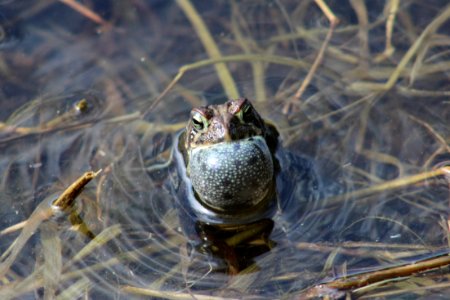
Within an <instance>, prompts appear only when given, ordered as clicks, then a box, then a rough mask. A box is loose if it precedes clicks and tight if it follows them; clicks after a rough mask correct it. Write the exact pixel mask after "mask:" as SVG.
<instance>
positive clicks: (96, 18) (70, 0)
mask: <svg viewBox="0 0 450 300" xmlns="http://www.w3.org/2000/svg"><path fill="white" fill-rule="evenodd" d="M59 1H60V2H62V3H64V4H66V5H67V6H70V7H71V8H73V9H74V10H76V11H77V12H79V13H80V14H82V15H83V16H85V17H86V18H88V19H89V20H91V21H93V22H95V23H97V24H100V25H103V26H104V25H107V24H108V22H106V21H105V20H104V19H103V18H102V17H101V16H100V15H98V14H97V13H95V12H93V11H92V10H91V9H89V8H88V7H86V6H85V5H83V4H81V3H79V2H77V1H74V0H59Z"/></svg>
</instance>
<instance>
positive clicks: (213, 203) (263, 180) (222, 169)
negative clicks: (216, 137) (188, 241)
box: [188, 136, 274, 213]
mask: <svg viewBox="0 0 450 300" xmlns="http://www.w3.org/2000/svg"><path fill="white" fill-rule="evenodd" d="M188 171H189V174H190V178H191V182H192V187H193V188H194V190H195V192H196V193H197V195H198V197H199V198H200V199H199V200H200V201H202V202H203V204H205V205H206V206H208V207H210V208H212V209H214V210H216V211H223V212H226V213H231V212H242V211H245V210H249V209H251V208H255V207H257V206H258V205H259V204H260V203H261V202H263V201H264V200H266V198H267V195H268V193H269V192H270V190H271V188H272V182H273V176H274V163H273V160H272V154H271V152H270V150H269V148H268V146H267V144H266V141H265V139H264V138H263V137H261V136H255V137H250V138H247V139H242V140H238V141H234V142H229V143H219V144H215V145H211V146H205V147H197V148H194V149H192V150H191V152H190V160H189V166H188Z"/></svg>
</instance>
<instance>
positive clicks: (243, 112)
mask: <svg viewBox="0 0 450 300" xmlns="http://www.w3.org/2000/svg"><path fill="white" fill-rule="evenodd" d="M251 108H252V106H251V105H250V104H249V103H246V104H244V106H243V107H242V108H241V109H240V110H239V112H238V113H237V114H236V116H237V117H238V118H239V120H241V122H242V123H247V122H249V121H250V119H251V116H252V109H251Z"/></svg>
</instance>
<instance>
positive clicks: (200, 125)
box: [192, 112, 208, 131]
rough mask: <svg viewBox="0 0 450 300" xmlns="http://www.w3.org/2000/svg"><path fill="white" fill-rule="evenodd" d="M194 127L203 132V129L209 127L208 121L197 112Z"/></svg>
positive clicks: (193, 120)
mask: <svg viewBox="0 0 450 300" xmlns="http://www.w3.org/2000/svg"><path fill="white" fill-rule="evenodd" d="M192 125H193V126H194V128H195V129H196V130H198V131H202V130H203V129H205V128H206V127H207V125H208V121H207V120H206V118H205V117H204V116H203V115H202V114H200V113H198V112H195V113H194V114H193V115H192Z"/></svg>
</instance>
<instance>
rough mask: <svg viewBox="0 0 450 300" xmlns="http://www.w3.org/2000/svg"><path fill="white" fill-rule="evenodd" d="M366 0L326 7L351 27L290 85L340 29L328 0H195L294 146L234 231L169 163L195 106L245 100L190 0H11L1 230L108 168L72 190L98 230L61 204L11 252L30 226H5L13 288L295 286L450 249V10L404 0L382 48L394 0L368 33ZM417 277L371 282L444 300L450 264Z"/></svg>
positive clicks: (371, 12)
mask: <svg viewBox="0 0 450 300" xmlns="http://www.w3.org/2000/svg"><path fill="white" fill-rule="evenodd" d="M351 2H352V3H353V4H350V3H347V2H346V1H328V2H327V3H328V4H329V6H330V8H331V9H332V11H333V12H334V13H335V14H336V15H337V17H338V18H339V19H340V24H339V26H338V27H337V28H336V30H335V32H334V34H333V36H332V39H331V42H330V45H329V47H328V50H327V51H326V52H325V56H324V60H323V62H322V63H321V65H320V67H319V69H318V70H317V72H316V74H315V76H314V77H313V80H312V82H311V84H310V85H309V86H308V87H307V88H306V90H305V92H304V94H303V95H302V97H301V100H293V99H294V95H295V93H296V91H297V89H298V88H299V87H300V84H301V82H302V81H303V79H304V78H305V76H306V74H307V72H308V70H309V69H310V68H311V66H312V64H313V61H314V58H315V57H316V55H317V53H318V52H319V49H320V47H321V45H322V42H323V40H324V39H325V36H326V33H327V30H328V24H329V23H328V20H327V18H326V17H325V16H324V14H323V13H322V12H321V11H320V10H319V9H318V7H317V6H316V5H315V4H314V2H310V1H300V2H299V1H243V2H242V3H241V2H238V1H235V2H229V1H217V2H216V3H215V4H214V5H212V4H208V3H209V2H208V3H206V2H202V1H193V4H194V6H195V7H196V9H197V10H198V13H199V16H200V17H201V19H202V20H203V22H204V23H205V24H206V26H207V28H208V29H209V31H210V32H211V35H212V37H213V38H214V41H215V43H217V46H218V49H220V52H221V55H222V56H224V57H226V59H228V62H227V63H226V67H227V68H228V70H229V72H230V74H231V75H232V78H233V80H234V82H235V86H236V89H237V92H238V94H239V95H241V96H245V97H247V98H249V99H250V100H252V101H253V103H254V105H255V106H256V107H257V109H258V110H259V111H260V112H261V114H262V115H263V116H264V117H265V118H266V119H270V120H272V122H273V123H274V124H275V125H276V126H277V128H278V129H279V131H280V133H281V138H282V145H283V147H282V149H280V151H279V153H278V157H280V159H281V158H282V159H283V161H284V164H282V166H283V169H282V171H281V172H280V175H279V177H278V182H277V187H278V189H279V192H278V193H279V203H277V205H278V206H277V207H276V209H275V212H274V214H273V215H272V216H270V218H266V219H263V220H261V221H260V222H259V223H256V224H252V225H251V226H250V229H249V228H247V229H242V228H233V229H231V230H222V229H223V228H217V227H216V226H211V225H210V224H204V223H199V222H195V221H196V220H194V219H191V218H190V216H189V214H184V213H183V212H180V209H181V210H182V206H183V197H180V193H177V190H176V185H175V184H174V177H175V178H176V176H177V175H176V166H175V165H174V163H172V164H166V165H165V162H167V160H168V159H169V156H170V149H171V146H172V145H173V139H174V137H175V136H176V134H177V133H178V132H179V131H180V130H181V128H183V127H184V123H185V122H186V121H187V119H188V116H189V111H190V109H191V108H192V107H194V106H198V105H204V104H207V103H208V104H209V103H214V104H216V103H221V102H224V101H225V100H226V99H228V97H229V96H233V95H232V94H233V88H232V87H231V86H230V85H226V84H224V79H223V78H220V77H219V76H218V75H217V74H218V73H217V72H216V71H217V69H216V68H215V66H217V65H218V64H216V65H214V64H213V62H212V61H211V60H208V59H210V58H211V57H214V55H217V54H211V52H208V51H206V50H205V47H204V46H203V44H202V43H201V42H200V39H199V32H198V31H196V30H194V29H193V27H192V23H191V22H190V21H189V20H188V19H187V18H186V10H183V9H182V7H183V5H182V3H187V1H182V0H180V1H174V2H171V1H156V0H155V1H147V2H146V1H139V0H136V1H121V2H119V1H111V2H103V1H102V2H100V1H91V2H86V3H84V4H86V5H87V7H89V8H90V9H92V11H94V12H97V13H98V14H99V15H100V16H101V18H103V21H101V20H100V21H98V20H97V19H95V18H94V19H89V18H88V17H87V16H84V15H82V13H81V12H80V11H75V10H74V9H72V8H70V7H68V6H67V5H66V4H64V3H62V2H55V1H39V3H34V2H32V1H0V30H1V32H0V105H1V107H2V109H1V110H0V122H1V123H0V153H1V154H0V173H1V177H0V178H1V181H0V182H1V186H0V197H1V198H0V199H1V208H0V216H1V218H0V229H1V230H4V229H7V228H9V227H10V226H13V225H15V224H18V223H20V222H22V221H25V220H27V219H28V218H29V217H30V216H31V215H32V213H33V211H35V210H36V209H37V207H38V205H39V204H40V203H44V204H45V203H50V202H51V201H52V200H53V199H55V198H56V197H57V196H58V195H59V194H60V193H61V192H62V191H64V189H65V188H66V187H67V186H69V185H70V184H71V183H72V182H73V181H74V180H75V179H76V178H78V177H79V176H80V175H81V174H83V172H85V171H89V170H94V171H96V170H99V169H102V173H100V174H99V175H98V177H97V178H96V179H94V180H93V181H92V182H91V183H90V184H89V185H88V186H87V187H86V188H85V190H84V191H83V193H82V194H81V195H80V196H79V198H78V200H77V211H78V212H79V216H80V217H81V219H82V220H83V222H84V224H85V225H86V226H87V228H88V229H89V230H90V231H91V232H92V233H94V234H95V235H97V236H98V237H97V238H96V239H95V240H94V241H92V240H91V239H90V238H89V237H87V236H86V235H85V234H83V233H82V232H80V231H83V230H78V231H77V230H74V228H73V227H72V224H71V223H70V221H69V220H68V216H67V215H65V214H62V215H61V216H58V217H52V218H51V219H50V220H47V221H44V222H42V223H41V224H39V226H38V227H37V228H36V230H33V232H34V231H35V232H34V234H30V238H29V239H27V240H26V243H25V244H24V245H23V246H21V247H20V248H17V247H16V248H17V249H18V253H17V257H15V258H14V259H13V260H12V262H11V264H10V266H9V265H8V266H7V263H6V262H7V261H8V257H11V256H12V254H11V253H9V252H7V249H8V247H10V245H11V244H12V243H13V241H14V240H15V239H16V238H17V237H19V234H20V232H21V230H20V229H19V230H15V231H13V232H9V231H8V232H2V233H1V235H0V253H6V254H4V256H3V257H2V263H1V264H0V274H1V275H2V276H3V277H2V278H3V280H2V286H1V287H0V295H2V299H3V298H7V297H10V298H14V297H15V298H23V299H29V298H40V297H43V296H45V297H50V298H51V297H52V296H53V295H60V296H61V297H63V296H65V297H69V298H76V297H88V298H93V299H100V298H105V299H106V298H112V297H117V298H125V299H130V298H133V297H136V298H140V297H141V296H140V295H142V294H143V293H144V292H145V293H147V295H149V296H150V297H159V298H175V297H177V296H179V297H186V298H189V297H192V298H194V299H195V297H199V295H200V296H201V295H209V296H217V297H224V298H240V299H242V298H252V299H253V298H257V299H259V298H264V299H266V298H267V299H273V298H281V297H286V298H295V297H296V295H298V293H299V292H300V291H302V290H304V289H306V288H308V287H310V286H312V285H314V284H318V283H320V282H323V281H326V280H330V279H331V278H333V277H335V276H339V275H342V274H347V273H348V274H353V273H358V272H362V271H369V270H372V269H374V268H380V267H385V266H390V265H397V264H401V263H403V262H409V261H412V260H416V259H418V258H421V257H426V256H432V255H433V254H434V253H441V252H442V251H444V252H445V251H446V249H447V248H448V240H447V239H448V225H447V220H448V214H449V208H448V207H449V199H450V198H449V193H448V190H449V182H448V179H445V177H444V176H432V174H429V173H427V172H432V171H433V170H436V169H438V168H439V167H442V166H445V165H448V164H449V163H448V161H449V158H450V154H449V152H450V148H449V133H450V127H449V125H448V124H449V120H450V101H449V98H448V95H449V94H448V93H449V92H448V91H449V90H450V86H449V82H450V81H449V70H450V67H449V64H448V61H447V60H448V59H449V51H448V50H449V47H448V41H447V40H448V35H449V31H448V21H446V22H445V20H447V19H448V17H447V19H446V18H445V13H446V12H447V11H448V10H449V7H448V5H447V3H446V1H432V2H427V3H426V4H425V3H424V2H422V1H409V2H407V3H401V5H400V8H399V10H398V12H396V19H395V21H394V27H393V32H392V43H393V46H394V47H395V51H394V52H393V53H392V54H390V55H388V56H386V57H384V58H383V57H382V56H380V54H381V53H382V52H383V51H384V47H385V42H386V27H385V26H386V17H385V15H387V14H383V9H384V7H385V5H387V4H388V3H390V2H389V1H386V2H385V1H371V2H370V5H369V3H366V5H367V12H368V13H367V15H368V24H367V31H365V30H364V13H362V12H361V11H360V9H361V7H360V6H358V5H357V4H358V3H360V4H361V3H362V2H359V1H351ZM366 2H368V1H366ZM358 11H359V13H358ZM362 11H364V9H362ZM447 14H448V13H447ZM442 15H444V17H442V18H443V21H440V22H441V23H437V24H438V25H436V26H437V27H435V28H434V29H433V26H435V25H433V24H436V23H433V22H437V21H436V20H437V19H438V18H439V16H442ZM96 20H97V21H96ZM101 22H104V23H105V24H103V25H101V24H99V23H101ZM430 24H431V25H430ZM442 24H443V25H442ZM425 28H427V29H425ZM424 30H425V33H426V31H427V30H429V31H430V32H429V33H428V34H427V35H424V36H422V34H423V32H424ZM365 32H366V33H368V35H367V36H366V35H365ZM366 38H367V39H366ZM421 39H423V40H422V42H421V43H420V44H419V45H418V46H417V47H416V48H414V47H415V46H413V45H415V44H414V43H417V41H418V40H419V41H421ZM411 49H412V50H411ZM210 51H211V50H210ZM408 51H409V52H408ZM408 53H410V54H411V55H412V56H411V57H410V58H408V55H409V54H408ZM196 62H202V64H197V65H196V64H194V63H196ZM186 65H187V67H185V68H187V69H185V73H183V75H182V77H181V79H180V80H179V81H178V83H177V84H176V85H175V86H174V87H173V88H172V89H170V90H169V92H168V93H167V94H165V96H164V97H163V98H161V99H158V101H160V102H158V103H157V105H153V103H155V101H156V99H157V97H158V96H159V95H160V94H161V92H163V90H164V89H165V88H166V87H167V86H168V85H169V83H170V82H171V80H172V79H173V78H174V77H175V75H176V74H177V72H178V70H179V68H180V67H182V66H186ZM399 66H402V68H401V69H400V67H399ZM397 71H398V72H397ZM221 74H223V71H222V73H221ZM390 81H393V82H394V83H395V85H393V86H392V87H389V88H387V87H386V86H383V84H384V83H386V82H390ZM292 103H293V104H292ZM303 159H305V160H306V161H308V162H310V163H311V166H312V168H313V169H315V170H316V172H317V174H318V178H319V186H320V200H318V201H311V200H310V199H309V200H308V199H307V198H308V195H306V196H305V194H303V190H302V183H304V182H305V173H302V172H303V171H304V166H305V165H304V161H303ZM418 174H419V175H420V174H421V176H422V177H420V178H418V176H417V175H418ZM427 174H428V175H427ZM389 183H390V184H389ZM29 223H31V222H29ZM252 226H253V227H252ZM247 230H248V231H247ZM24 231H26V230H24ZM248 232H253V234H252V235H250V236H249V237H248V236H247V237H243V236H244V235H245V234H247V233H248ZM22 241H23V240H22ZM205 241H206V242H205ZM16 246H17V245H16ZM13 252H14V251H13ZM8 253H9V254H8ZM7 254H8V255H7ZM238 272H239V274H237V275H236V274H235V273H238ZM418 278H419V277H413V278H409V279H408V280H405V281H403V284H404V285H400V284H398V285H397V284H396V283H395V282H394V283H391V285H387V286H385V287H384V289H381V288H380V289H378V290H377V289H373V290H371V291H369V292H368V294H367V295H369V296H370V295H376V293H380V292H390V293H391V295H390V297H394V298H395V297H397V296H398V295H399V294H402V295H403V296H405V297H407V296H406V295H408V297H413V298H419V297H422V296H423V294H421V293H422V292H424V293H425V292H426V293H429V295H430V296H433V297H435V298H444V299H445V295H446V292H445V291H448V288H447V287H446V286H440V287H439V290H437V289H436V288H433V285H434V284H437V283H438V282H446V281H448V269H446V268H443V269H442V270H441V272H440V273H433V274H431V275H429V277H426V278H422V281H420V280H419V279H418ZM422 287H423V289H421V288H422ZM135 288H143V289H145V291H143V290H137V289H135ZM413 288H416V290H414V291H413ZM426 288H427V291H425V289H426ZM436 291H438V292H436ZM361 293H362V292H361ZM371 293H372V294H371ZM355 295H356V296H360V295H362V294H355ZM382 296H386V297H389V295H387V294H386V295H382ZM183 299H184V298H183Z"/></svg>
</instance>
